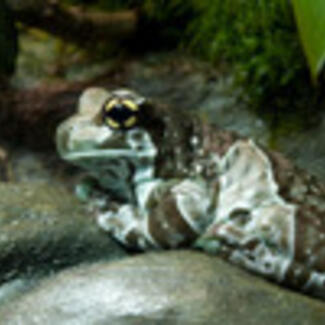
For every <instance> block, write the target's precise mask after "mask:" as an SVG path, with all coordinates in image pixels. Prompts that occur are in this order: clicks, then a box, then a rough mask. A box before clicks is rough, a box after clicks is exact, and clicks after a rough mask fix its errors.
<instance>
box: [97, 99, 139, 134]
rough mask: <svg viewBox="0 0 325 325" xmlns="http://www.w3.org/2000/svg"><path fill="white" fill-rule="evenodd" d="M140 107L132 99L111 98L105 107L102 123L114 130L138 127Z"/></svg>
mask: <svg viewBox="0 0 325 325" xmlns="http://www.w3.org/2000/svg"><path fill="white" fill-rule="evenodd" d="M139 114H140V107H139V106H138V105H137V103H136V102H134V101H132V100H131V99H123V98H118V97H115V98H111V99H109V100H108V101H107V102H106V103H105V104H104V106H103V109H102V121H103V122H104V123H105V124H106V125H107V126H109V127H110V128H112V129H115V130H116V129H120V130H127V129H130V128H133V127H135V126H136V125H137V122H138V116H139Z"/></svg>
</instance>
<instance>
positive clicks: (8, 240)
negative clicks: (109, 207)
mask: <svg viewBox="0 0 325 325" xmlns="http://www.w3.org/2000/svg"><path fill="white" fill-rule="evenodd" d="M0 207H1V208H0V265H1V267H0V281H5V280H7V281H8V280H9V279H14V278H16V277H18V276H21V275H24V276H25V275H26V274H27V275H35V273H40V272H41V273H42V272H48V271H51V272H52V271H53V270H56V269H58V268H61V267H63V266H67V265H74V264H77V263H80V262H84V261H91V260H98V259H102V258H105V259H114V258H117V257H121V256H124V255H125V252H124V250H123V249H122V248H120V246H118V245H117V244H116V243H115V242H113V241H112V240H111V239H110V238H109V237H108V236H107V234H105V233H104V232H101V231H100V230H99V228H98V227H97V224H96V222H95V220H94V218H92V217H91V216H89V215H87V213H86V211H85V208H84V207H83V206H82V205H81V204H80V203H79V202H78V201H77V199H76V198H75V197H74V195H73V194H71V193H69V192H68V191H67V190H65V189H64V188H61V187H58V186H51V184H40V183H35V184H4V183H0Z"/></svg>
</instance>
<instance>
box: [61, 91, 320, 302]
mask: <svg viewBox="0 0 325 325" xmlns="http://www.w3.org/2000/svg"><path fill="white" fill-rule="evenodd" d="M56 144H57V150H58V153H59V155H60V156H61V158H62V159H64V160H65V161H67V162H69V163H71V164H74V165H76V166H78V167H80V168H81V169H83V170H85V171H86V172H87V174H88V177H90V179H91V180H92V184H93V185H92V187H91V190H89V191H86V192H87V195H86V196H85V195H83V199H84V201H86V202H87V204H93V207H96V208H93V210H92V211H93V213H94V214H95V218H96V222H97V224H98V226H99V227H100V228H102V229H103V230H104V231H106V232H107V233H109V234H110V235H111V236H113V237H114V238H115V239H116V240H117V241H119V242H120V243H121V244H123V245H125V246H126V247H127V248H130V249H136V250H142V251H146V250H153V249H154V250H157V249H176V248H192V249H200V250H203V251H205V252H207V253H209V254H214V255H216V256H219V257H221V258H223V259H225V260H227V261H229V262H230V263H232V264H235V265H238V266H239V267H241V268H244V269H246V270H248V271H249V272H252V273H254V274H258V275H260V276H262V277H264V278H266V279H268V280H271V281H274V282H277V283H279V284H281V285H284V286H286V287H290V288H293V289H297V290H300V291H302V292H304V293H307V294H311V295H314V296H317V297H320V298H324V297H325V218H324V217H323V215H324V213H325V186H324V185H323V184H322V183H321V182H320V181H318V180H317V179H316V177H314V176H313V175H312V174H310V173H308V172H307V171H304V170H302V169H301V168H299V167H297V166H296V165H295V164H294V163H293V162H292V161H290V160H289V159H287V158H286V157H285V156H284V155H282V154H281V153H279V152H275V151H271V150H268V149H266V148H265V147H263V146H261V145H260V144H258V143H257V142H256V141H254V140H253V139H250V138H247V137H243V136H241V135H239V134H237V133H235V132H232V131H229V130H224V129H222V128H220V127H218V126H217V125H215V124H213V123H210V121H208V120H207V119H204V118H203V117H202V116H199V115H197V114H193V113H192V112H188V111H185V110H183V109H180V108H177V107H176V108H171V107H169V106H168V105H166V104H164V103H162V102H154V101H153V100H150V99H148V98H146V97H145V96H142V95H141V94H139V93H137V92H136V91H134V90H131V89H127V88H120V89H116V90H107V89H104V88H96V87H92V88H88V89H86V90H84V92H83V93H82V94H81V96H80V98H79V103H78V107H77V111H76V112H75V113H74V114H73V115H72V116H71V117H69V118H68V119H67V120H65V121H63V122H62V123H61V124H60V125H59V126H58V128H57V132H56ZM78 186H79V193H83V192H85V191H83V190H80V189H82V188H85V185H84V184H82V183H81V184H79V185H78ZM78 186H77V188H78ZM88 188H89V187H88ZM77 192H78V191H77ZM94 202H97V203H96V204H94Z"/></svg>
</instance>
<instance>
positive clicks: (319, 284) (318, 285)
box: [302, 272, 325, 298]
mask: <svg viewBox="0 0 325 325" xmlns="http://www.w3.org/2000/svg"><path fill="white" fill-rule="evenodd" d="M324 287H325V274H321V273H318V272H311V274H310V277H309V279H308V281H307V283H306V284H305V285H304V287H303V288H302V291H304V292H310V291H312V292H313V293H314V294H315V295H318V296H320V297H322V298H325V292H324Z"/></svg>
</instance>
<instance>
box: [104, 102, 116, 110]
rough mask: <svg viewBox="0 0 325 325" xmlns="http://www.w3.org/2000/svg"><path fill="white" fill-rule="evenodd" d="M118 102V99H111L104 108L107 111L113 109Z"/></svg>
mask: <svg viewBox="0 0 325 325" xmlns="http://www.w3.org/2000/svg"><path fill="white" fill-rule="evenodd" d="M117 104H118V101H117V100H116V99H113V100H110V101H109V102H107V103H106V105H105V107H104V109H105V111H106V112H109V111H111V110H112V109H113V108H114V106H115V105H117Z"/></svg>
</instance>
